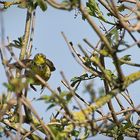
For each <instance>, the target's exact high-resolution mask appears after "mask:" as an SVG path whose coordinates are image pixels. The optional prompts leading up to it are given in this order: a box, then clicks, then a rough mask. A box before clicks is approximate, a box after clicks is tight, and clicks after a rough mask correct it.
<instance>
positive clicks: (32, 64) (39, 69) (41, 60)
mask: <svg viewBox="0 0 140 140" xmlns="http://www.w3.org/2000/svg"><path fill="white" fill-rule="evenodd" d="M21 62H22V63H23V64H24V65H25V77H26V78H30V79H32V80H33V82H32V84H31V87H32V88H33V89H34V90H36V89H35V88H34V86H33V85H41V86H42V87H43V84H42V83H41V82H40V80H38V79H37V78H36V77H35V74H37V75H39V76H40V77H41V78H42V79H44V80H45V81H48V80H49V78H50V76H51V72H53V71H55V67H54V64H53V62H52V61H50V60H49V59H47V58H46V56H45V55H44V54H42V53H38V54H36V55H35V56H34V58H33V59H25V60H22V61H21ZM8 66H9V67H10V68H17V69H22V68H23V67H22V66H21V65H20V64H19V63H18V62H15V63H12V64H9V65H8ZM28 69H29V70H28Z"/></svg>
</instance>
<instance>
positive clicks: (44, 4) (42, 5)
mask: <svg viewBox="0 0 140 140" xmlns="http://www.w3.org/2000/svg"><path fill="white" fill-rule="evenodd" d="M37 4H38V6H39V7H40V8H41V10H42V11H46V10H47V2H46V1H45V0H37Z"/></svg>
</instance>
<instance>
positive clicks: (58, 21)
mask: <svg viewBox="0 0 140 140" xmlns="http://www.w3.org/2000/svg"><path fill="white" fill-rule="evenodd" d="M36 13H37V14H36V23H35V24H36V25H35V37H34V43H33V44H34V46H33V53H32V56H34V55H35V54H36V53H44V54H45V55H46V56H47V57H48V58H49V59H51V60H52V61H53V62H54V65H55V67H56V71H55V72H54V73H53V75H52V77H51V79H50V80H49V81H48V83H49V84H50V85H51V87H52V88H54V89H56V88H57V87H58V86H62V84H61V82H60V81H61V80H62V78H61V75H60V71H62V70H63V71H64V73H65V75H66V77H67V78H68V80H70V79H71V78H72V77H74V76H79V75H80V74H82V73H83V72H84V71H83V68H81V66H80V65H78V64H77V62H76V61H75V60H74V59H73V57H72V56H71V53H70V51H69V49H68V47H67V45H66V43H65V41H64V39H63V37H62V35H61V31H64V33H65V34H66V35H67V37H68V39H69V40H70V41H72V42H73V43H74V44H78V43H80V44H84V43H83V41H82V39H83V38H85V37H86V38H88V39H89V40H90V41H91V42H92V43H93V44H94V42H95V43H96V42H97V41H98V38H97V36H96V34H95V32H94V31H92V29H91V27H90V26H88V24H87V22H86V21H83V20H82V19H81V15H80V14H79V15H78V16H77V18H76V19H75V18H74V14H75V12H74V11H71V12H67V11H61V10H55V9H53V8H51V7H48V10H47V12H42V11H41V10H40V9H38V10H37V12H36ZM25 16H26V10H24V9H18V8H15V7H11V8H9V9H8V10H6V11H5V12H4V22H5V35H6V36H9V38H10V39H11V40H13V39H17V38H18V37H20V36H21V35H23V32H24V24H25V19H26V17H25ZM128 41H129V37H128ZM35 48H36V49H35ZM88 49H89V48H87V50H88ZM137 52H138V49H137V48H136V49H135V51H133V52H132V51H129V53H130V54H131V55H133V58H134V60H136V59H137V58H139V53H137ZM17 56H18V54H17ZM137 62H138V61H137ZM109 67H110V65H109ZM0 69H1V70H2V66H1V64H0ZM131 71H133V69H131V68H130V69H128V68H126V71H124V72H125V73H129V72H131ZM3 73H4V72H3V71H2V76H1V78H0V88H1V91H3V90H4V88H3V87H2V86H1V85H2V83H3V82H5V81H6V79H5V76H4V74H3ZM139 84H140V82H137V83H136V85H135V86H131V88H130V93H131V92H132V94H131V96H133V98H134V99H135V101H136V103H137V104H138V103H139V100H140V99H139V97H140V96H139V91H140V86H139ZM95 86H96V87H100V80H97V81H96V82H95ZM134 88H135V90H134ZM79 91H80V92H81V91H82V90H79ZM47 92H48V91H47V90H46V91H45V93H46V94H47ZM80 92H79V94H81V93H80ZM45 93H44V94H45ZM29 96H30V98H34V97H36V98H38V97H39V95H38V93H35V92H34V91H32V90H30V95H29ZM34 105H35V108H36V110H37V111H38V112H39V113H40V114H42V116H43V117H44V120H45V118H46V119H47V120H48V118H49V115H48V114H47V113H48V112H47V113H45V114H44V113H43V112H44V111H45V109H46V108H45V105H44V104H43V103H42V102H37V103H34ZM50 113H51V112H50ZM50 113H49V114H50ZM100 139H101V137H98V138H96V140H100ZM108 139H109V138H108ZM106 140H107V138H106Z"/></svg>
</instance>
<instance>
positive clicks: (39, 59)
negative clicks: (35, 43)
mask: <svg viewBox="0 0 140 140" xmlns="http://www.w3.org/2000/svg"><path fill="white" fill-rule="evenodd" d="M33 61H34V63H35V64H36V65H44V64H46V56H45V55H44V54H42V53H38V54H36V55H35V56H34V59H33Z"/></svg>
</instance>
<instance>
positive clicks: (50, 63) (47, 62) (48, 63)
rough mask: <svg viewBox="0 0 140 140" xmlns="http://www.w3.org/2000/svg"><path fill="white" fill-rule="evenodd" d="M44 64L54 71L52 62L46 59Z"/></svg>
mask: <svg viewBox="0 0 140 140" xmlns="http://www.w3.org/2000/svg"><path fill="white" fill-rule="evenodd" d="M46 64H47V65H48V66H49V68H50V70H51V71H55V67H54V64H53V62H52V61H50V60H49V59H46Z"/></svg>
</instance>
